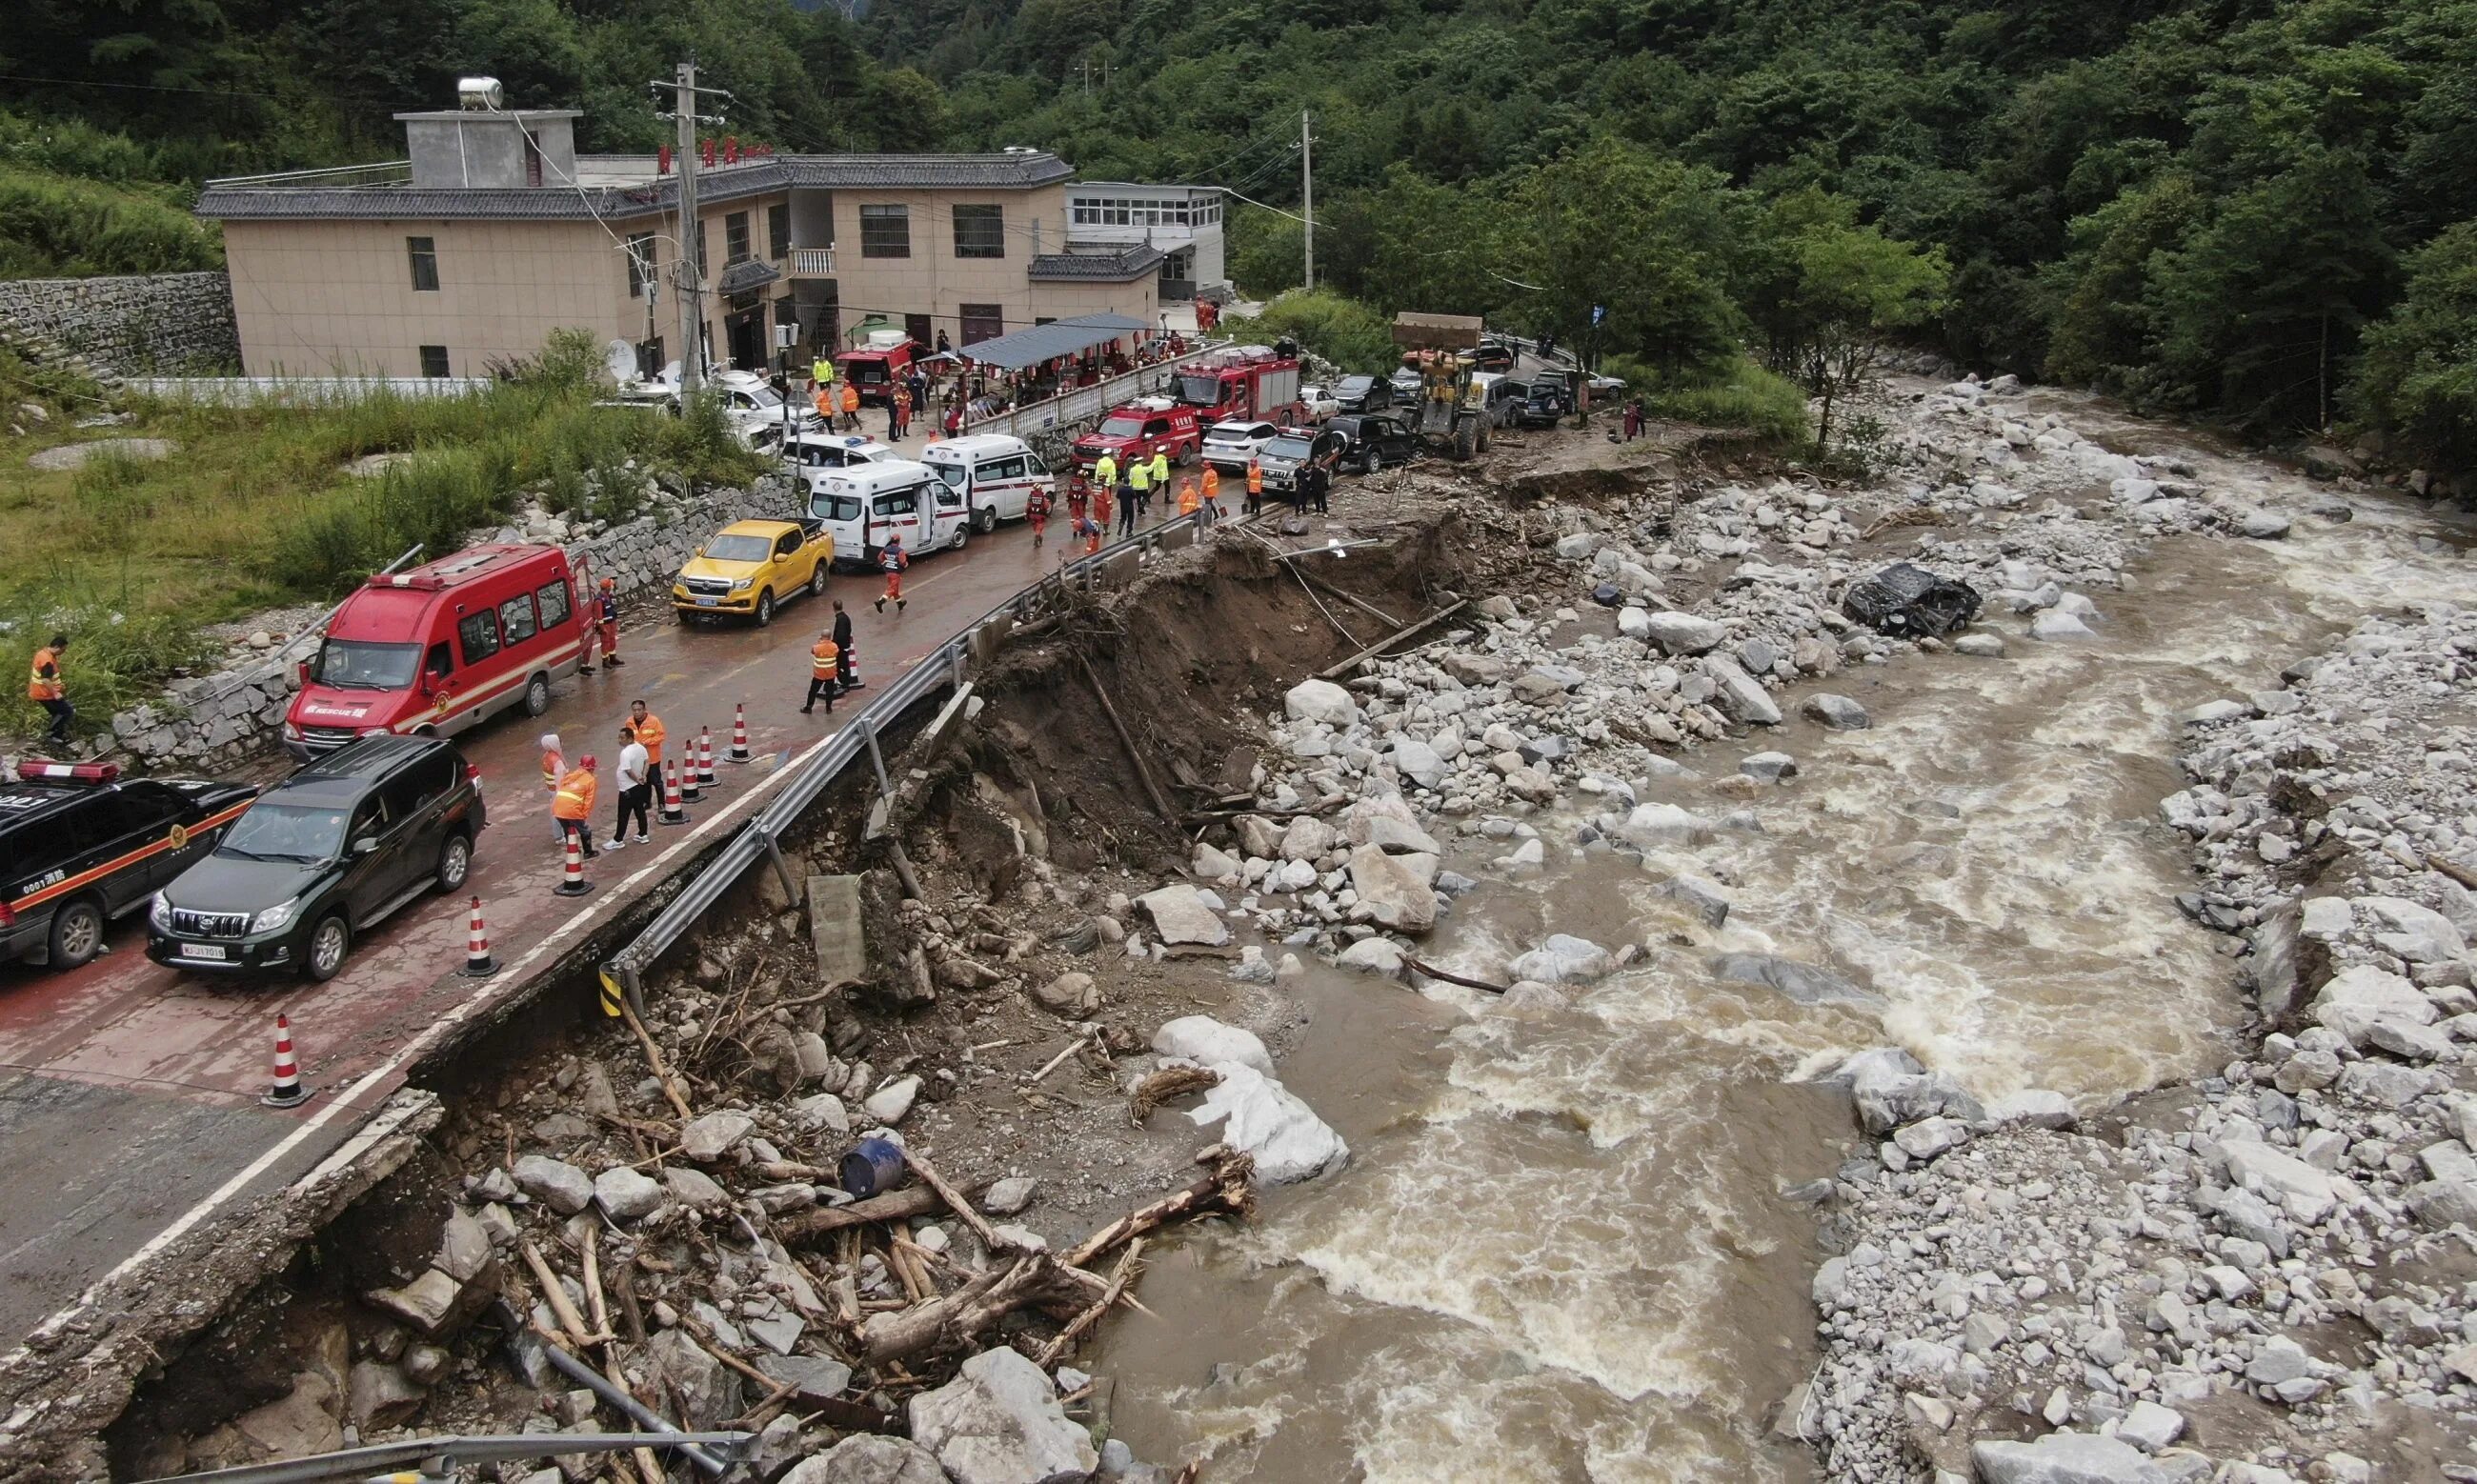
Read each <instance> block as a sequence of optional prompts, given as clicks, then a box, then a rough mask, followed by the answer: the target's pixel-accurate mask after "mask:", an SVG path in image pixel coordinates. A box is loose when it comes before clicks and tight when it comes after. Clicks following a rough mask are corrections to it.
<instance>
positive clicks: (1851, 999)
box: [1712, 953, 1885, 1009]
mask: <svg viewBox="0 0 2477 1484" xmlns="http://www.w3.org/2000/svg"><path fill="white" fill-rule="evenodd" d="M1712 972H1713V974H1714V975H1715V976H1717V977H1720V978H1723V979H1730V980H1734V981H1735V982H1737V983H1740V984H1763V985H1766V986H1768V987H1770V988H1772V989H1776V990H1779V991H1780V992H1781V993H1782V994H1784V995H1787V996H1789V998H1790V999H1791V1000H1794V1001H1796V1002H1798V1003H1800V1004H1853V1005H1860V1006H1864V1007H1865V1008H1867V1009H1881V1008H1883V1006H1884V1004H1885V1000H1884V997H1883V996H1881V995H1878V994H1875V993H1874V992H1872V991H1870V990H1865V989H1861V988H1859V987H1858V986H1857V985H1855V984H1852V983H1850V982H1849V981H1848V980H1847V979H1844V978H1842V977H1840V976H1839V975H1837V974H1834V973H1833V972H1832V971H1830V970H1828V969H1818V968H1816V967H1814V965H1813V964H1802V963H1799V962H1798V961H1797V960H1795V959H1793V958H1781V957H1778V956H1776V955H1774V954H1771V953H1722V954H1721V955H1719V956H1718V957H1716V958H1714V959H1713V960H1712Z"/></svg>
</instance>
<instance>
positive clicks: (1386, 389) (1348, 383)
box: [1333, 376, 1393, 412]
mask: <svg viewBox="0 0 2477 1484" xmlns="http://www.w3.org/2000/svg"><path fill="white" fill-rule="evenodd" d="M1333 400H1334V401H1336V402H1339V403H1340V404H1341V409H1342V410H1343V411H1345V412H1373V411H1375V410H1376V409H1377V408H1389V407H1391V406H1392V405H1393V383H1390V382H1388V381H1385V380H1383V379H1381V378H1378V377H1373V376H1345V377H1343V378H1342V379H1341V382H1340V384H1339V385H1337V386H1335V387H1334V389H1333Z"/></svg>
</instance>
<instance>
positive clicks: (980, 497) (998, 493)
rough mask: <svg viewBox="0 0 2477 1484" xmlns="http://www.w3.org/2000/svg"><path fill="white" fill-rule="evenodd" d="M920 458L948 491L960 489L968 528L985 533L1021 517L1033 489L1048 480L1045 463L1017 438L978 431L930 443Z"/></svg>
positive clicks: (1046, 484) (1043, 486) (1039, 487)
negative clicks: (969, 514)
mask: <svg viewBox="0 0 2477 1484" xmlns="http://www.w3.org/2000/svg"><path fill="white" fill-rule="evenodd" d="M920 458H921V459H922V461H924V462H925V463H927V464H928V465H929V467H930V468H932V469H934V470H936V471H937V472H938V479H940V480H942V481H944V482H945V483H946V485H947V487H948V488H950V489H954V490H958V491H960V492H962V494H963V505H964V507H966V508H967V509H969V510H970V511H971V518H972V529H973V530H975V531H978V532H981V533H982V534H983V535H987V534H988V532H992V531H995V530H997V529H998V522H1000V521H1002V520H1021V519H1023V518H1024V514H1025V507H1026V506H1027V505H1028V504H1029V503H1030V502H1031V500H1032V492H1033V491H1034V490H1036V489H1046V488H1048V487H1049V484H1050V475H1049V466H1048V465H1047V464H1044V463H1042V462H1041V461H1040V456H1039V455H1038V454H1036V453H1034V452H1033V451H1032V445H1031V444H1029V443H1026V442H1024V441H1023V439H1021V438H1014V437H1009V436H1008V435H1006V434H1005V433H972V434H970V435H968V436H966V437H961V438H948V439H946V440H945V441H944V442H942V443H932V444H931V445H929V447H928V448H927V449H926V450H924V451H923V452H922V453H921V455H920Z"/></svg>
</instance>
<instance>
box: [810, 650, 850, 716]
mask: <svg viewBox="0 0 2477 1484" xmlns="http://www.w3.org/2000/svg"><path fill="white" fill-rule="evenodd" d="M842 657H843V652H842V646H840V645H838V644H837V643H836V642H835V631H833V630H831V629H826V630H821V631H819V632H818V634H817V642H816V643H814V644H812V645H810V646H809V701H808V704H807V705H803V706H802V707H800V714H801V715H803V716H806V715H808V714H809V713H810V712H812V711H813V710H815V709H816V708H817V698H818V697H819V696H823V697H825V698H826V714H827V715H828V716H832V715H834V714H835V671H836V668H837V667H838V665H840V664H841V662H842Z"/></svg>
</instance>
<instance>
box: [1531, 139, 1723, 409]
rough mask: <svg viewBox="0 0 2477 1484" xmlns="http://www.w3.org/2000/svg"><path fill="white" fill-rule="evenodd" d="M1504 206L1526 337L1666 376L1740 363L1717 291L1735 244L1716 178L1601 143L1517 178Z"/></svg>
mask: <svg viewBox="0 0 2477 1484" xmlns="http://www.w3.org/2000/svg"><path fill="white" fill-rule="evenodd" d="M1508 204H1509V206H1511V208H1512V210H1511V211H1509V212H1507V213H1505V221H1504V232H1505V251H1504V258H1505V260H1506V261H1507V262H1508V263H1509V264H1510V265H1511V266H1510V268H1508V269H1507V270H1505V275H1506V277H1508V278H1510V279H1514V280H1518V281H1519V284H1518V285H1517V286H1519V287H1520V288H1522V289H1523V290H1525V292H1524V294H1523V297H1522V298H1521V299H1520V300H1519V301H1518V302H1519V303H1520V304H1521V305H1522V307H1523V309H1524V310H1525V311H1526V313H1527V315H1528V317H1529V319H1530V326H1529V328H1531V329H1533V330H1547V331H1552V332H1554V333H1555V334H1556V335H1557V337H1558V338H1559V339H1561V340H1563V341H1564V342H1565V343H1566V344H1567V345H1571V346H1576V347H1583V348H1586V349H1596V350H1600V351H1612V352H1623V353H1626V354H1630V355H1635V356H1639V357H1641V358H1642V359H1645V360H1647V361H1650V362H1651V363H1652V364H1654V365H1656V366H1658V367H1659V368H1660V369H1661V370H1662V371H1663V373H1664V374H1666V375H1669V376H1671V377H1680V378H1683V377H1693V376H1699V375H1703V374H1707V373H1709V372H1710V371H1712V370H1714V368H1716V367H1719V366H1722V365H1725V364H1726V363H1727V362H1728V360H1729V359H1731V358H1732V357H1734V356H1736V355H1737V354H1738V324H1739V319H1738V311H1737V308H1736V306H1735V305H1733V304H1732V303H1731V302H1730V300H1729V296H1728V294H1727V293H1726V292H1725V291H1724V289H1723V287H1722V284H1723V282H1724V280H1725V277H1726V268H1725V264H1726V262H1727V260H1728V258H1729V256H1730V253H1731V251H1732V250H1733V249H1734V247H1735V246H1736V245H1737V243H1736V235H1735V233H1734V232H1733V231H1732V225H1733V224H1732V222H1731V219H1730V212H1729V206H1728V190H1727V185H1726V183H1725V182H1724V181H1722V179H1721V178H1720V176H1719V173H1718V172H1717V171H1714V170H1708V169H1703V168H1701V167H1698V166H1693V165H1687V164H1682V163H1680V162H1678V161H1674V160H1666V159H1662V158H1660V157H1657V156H1654V155H1652V154H1650V153H1649V152H1647V151H1643V150H1640V149H1638V148H1636V147H1634V146H1631V145H1628V144H1625V143H1623V142H1621V141H1618V140H1615V139H1610V138H1601V139H1596V140H1594V141H1592V142H1591V143H1589V144H1588V145H1586V146H1584V147H1583V148H1581V149H1579V150H1573V151H1569V152H1568V153H1566V154H1564V155H1562V156H1560V157H1558V158H1557V159H1556V160H1554V161H1550V162H1548V163H1547V164H1544V165H1541V166H1539V167H1538V168H1537V169H1534V170H1532V171H1529V172H1527V173H1526V174H1525V175H1523V176H1522V177H1520V178H1518V179H1517V180H1516V181H1515V182H1514V186H1513V189H1512V190H1511V192H1510V200H1509V203H1508ZM1595 320H1596V323H1595Z"/></svg>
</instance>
